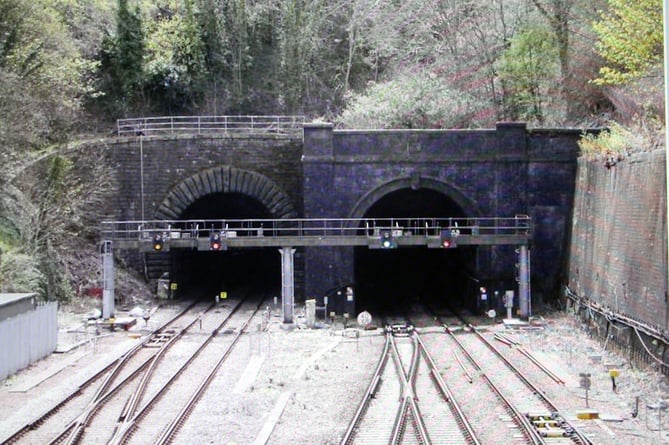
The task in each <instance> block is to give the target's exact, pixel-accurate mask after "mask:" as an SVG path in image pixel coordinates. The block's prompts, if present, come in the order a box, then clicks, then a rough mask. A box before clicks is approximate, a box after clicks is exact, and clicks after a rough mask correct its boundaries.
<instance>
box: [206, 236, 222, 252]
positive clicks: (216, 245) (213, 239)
mask: <svg viewBox="0 0 669 445" xmlns="http://www.w3.org/2000/svg"><path fill="white" fill-rule="evenodd" d="M222 248H223V242H222V241H221V234H220V233H212V234H211V236H210V237H209V250H221V249H222Z"/></svg>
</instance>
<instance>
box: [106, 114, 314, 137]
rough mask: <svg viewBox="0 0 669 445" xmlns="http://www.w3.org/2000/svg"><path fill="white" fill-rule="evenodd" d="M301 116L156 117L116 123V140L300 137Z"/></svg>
mask: <svg viewBox="0 0 669 445" xmlns="http://www.w3.org/2000/svg"><path fill="white" fill-rule="evenodd" d="M304 119H305V118H304V116H158V117H139V118H128V119H118V120H117V121H116V128H117V134H118V136H153V135H163V134H223V135H269V134H272V135H285V136H294V137H301V136H302V133H303V128H304Z"/></svg>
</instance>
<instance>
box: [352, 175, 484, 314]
mask: <svg viewBox="0 0 669 445" xmlns="http://www.w3.org/2000/svg"><path fill="white" fill-rule="evenodd" d="M437 216H448V217H453V218H462V217H465V216H467V215H465V214H464V211H463V209H462V208H461V207H460V206H459V205H458V204H457V203H456V202H455V201H454V200H452V199H450V198H449V197H448V196H446V195H444V194H443V193H442V192H440V191H437V190H433V189H428V188H420V189H417V190H415V189H412V188H410V187H407V188H402V189H399V190H395V191H392V192H390V193H388V194H386V195H384V196H382V197H381V198H380V199H378V200H377V201H376V202H374V203H373V204H372V205H371V206H370V207H369V208H368V209H367V211H366V212H365V214H364V217H365V218H407V219H410V218H420V217H437ZM475 249H476V248H475V247H473V246H468V247H464V246H461V247H457V248H453V249H429V248H427V247H408V248H404V247H403V248H398V249H368V248H367V247H356V248H355V251H354V262H355V263H354V264H355V269H354V277H355V278H354V280H355V285H356V288H357V290H356V311H357V312H360V311H363V310H368V311H372V312H374V313H377V314H387V315H398V314H403V313H407V312H410V306H411V305H412V304H413V303H415V302H417V301H422V302H426V303H431V304H438V305H444V304H448V305H450V306H454V307H458V306H463V305H466V299H465V294H466V289H467V288H468V287H469V288H471V286H472V282H473V279H474V275H475V272H474V264H475Z"/></svg>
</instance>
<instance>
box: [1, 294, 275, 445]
mask: <svg viewBox="0 0 669 445" xmlns="http://www.w3.org/2000/svg"><path fill="white" fill-rule="evenodd" d="M248 300H253V301H254V302H253V303H249V302H244V301H239V302H237V303H236V304H235V305H234V306H233V307H231V308H226V309H221V310H218V309H215V307H216V306H215V305H212V304H206V305H194V306H190V307H189V308H186V309H185V310H184V311H182V312H181V313H179V314H177V316H175V317H174V318H173V319H172V320H170V321H169V322H168V323H166V324H165V325H163V326H162V327H161V328H159V329H158V330H156V331H155V332H154V333H153V335H151V336H148V337H147V338H146V339H144V340H143V341H141V342H140V344H138V345H137V346H136V347H133V348H132V349H131V350H130V351H128V352H127V353H126V354H124V355H123V356H122V357H120V358H119V359H118V360H117V361H116V362H115V363H114V364H113V366H109V367H107V368H105V369H104V370H103V371H101V372H100V373H98V374H96V376H94V377H93V378H91V379H90V380H89V381H87V382H84V383H83V384H82V387H85V388H87V390H86V391H78V392H75V394H74V395H73V396H71V397H70V398H69V399H65V400H62V401H60V402H59V403H58V404H57V406H55V407H52V408H50V409H49V410H47V411H46V412H45V413H44V414H43V415H41V416H39V417H38V418H37V420H36V421H32V422H30V423H29V424H27V425H25V426H24V427H22V428H21V429H20V430H18V431H17V432H15V433H14V434H12V435H11V436H10V437H9V438H8V439H6V440H4V441H3V442H2V443H3V444H5V443H7V444H10V443H48V444H80V443H93V444H99V443H111V444H120V443H132V440H135V441H136V442H137V443H147V442H153V443H168V442H169V441H170V440H171V437H172V436H173V435H174V434H176V433H177V432H178V430H179V427H180V426H181V425H182V424H183V422H184V420H185V419H186V418H187V416H188V414H189V412H190V410H192V407H193V406H194V405H195V403H196V402H197V400H198V398H199V397H200V396H201V395H202V394H203V392H204V390H205V389H206V387H207V385H208V383H209V381H211V379H212V378H213V376H214V375H215V373H216V370H217V369H218V368H219V367H220V366H221V364H222V363H223V361H224V360H225V358H226V357H227V355H228V354H229V352H230V350H231V349H232V347H233V346H234V344H235V343H236V342H237V341H238V340H239V338H240V336H241V335H242V333H243V332H244V331H245V329H246V327H247V325H248V323H249V321H250V320H251V318H252V317H253V316H254V315H255V314H256V313H257V311H258V310H259V307H260V305H261V303H262V298H261V297H260V296H259V295H255V296H254V297H253V298H249V299H248ZM212 309H215V310H212ZM242 309H243V310H242ZM221 312H224V313H223V314H221ZM235 317H236V318H235ZM224 328H225V330H224ZM177 344H178V347H173V346H174V345H177ZM212 351H213V352H212ZM157 370H160V371H159V372H157ZM202 370H206V372H203V371H202ZM201 376H204V377H202V378H200V377H201ZM96 382H99V384H98V385H97V387H96V385H95V383H96ZM73 399H79V402H78V403H77V404H70V400H73ZM82 400H84V402H83V403H82ZM165 401H167V402H165ZM68 404H69V407H68V408H66V409H65V408H63V407H66V406H68ZM184 405H185V406H184ZM158 406H159V409H157V410H156V409H155V408H156V407H158ZM175 407H176V409H177V411H179V412H174V413H173V415H172V412H171V411H170V410H172V411H173V410H174V409H175ZM180 407H183V409H181V410H179V409H178V408H180ZM158 411H159V414H158V417H159V418H160V419H163V420H164V422H163V424H161V423H160V422H157V421H156V420H155V419H152V417H151V416H152V412H153V413H154V414H153V416H154V417H155V413H156V412H158ZM55 413H59V415H55ZM52 419H53V420H52ZM147 419H148V420H147ZM54 420H55V421H54ZM47 421H48V422H49V425H46V424H45V423H46V422H47ZM167 422H169V425H165V423H167ZM56 425H58V426H56ZM63 425H64V426H63ZM147 425H148V427H147ZM156 425H162V426H160V427H156ZM163 427H164V428H163ZM156 428H158V429H157V431H156ZM152 429H153V431H151V430H152ZM147 430H148V431H147ZM53 431H60V432H59V433H58V434H56V435H55V437H54V435H53ZM47 436H48V437H47ZM148 437H151V439H148ZM137 438H139V439H138V440H137Z"/></svg>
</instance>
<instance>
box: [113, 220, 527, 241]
mask: <svg viewBox="0 0 669 445" xmlns="http://www.w3.org/2000/svg"><path fill="white" fill-rule="evenodd" d="M387 230H390V231H391V232H392V234H393V236H403V237H409V236H423V237H431V236H432V237H434V236H436V237H438V236H440V234H441V233H442V231H444V230H448V231H450V232H451V233H452V234H453V235H455V236H459V235H509V236H513V235H516V236H517V235H522V236H528V237H529V236H531V231H532V227H531V220H530V218H529V216H526V215H517V216H514V217H508V218H499V217H490V218H487V217H482V218H450V217H433V218H425V217H416V218H314V219H308V218H298V219H215V220H155V221H104V222H103V223H102V224H101V237H102V239H103V240H112V241H123V240H149V239H151V238H152V237H153V236H155V235H156V234H159V235H160V236H162V237H164V238H165V239H197V238H203V237H209V236H211V235H213V234H218V235H219V236H221V237H224V238H237V237H256V238H260V237H293V238H295V237H360V236H363V237H364V236H366V237H375V236H378V235H379V234H380V233H381V231H387Z"/></svg>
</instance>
